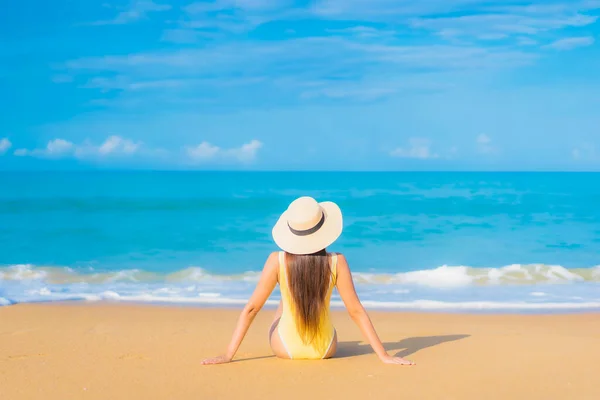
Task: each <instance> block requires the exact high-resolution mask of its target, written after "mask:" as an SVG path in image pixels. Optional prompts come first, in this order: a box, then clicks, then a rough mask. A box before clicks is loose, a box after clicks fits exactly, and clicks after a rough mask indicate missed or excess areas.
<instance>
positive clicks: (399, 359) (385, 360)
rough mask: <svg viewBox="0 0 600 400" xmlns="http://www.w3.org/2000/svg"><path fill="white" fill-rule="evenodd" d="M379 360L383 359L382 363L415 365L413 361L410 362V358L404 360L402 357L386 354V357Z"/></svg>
mask: <svg viewBox="0 0 600 400" xmlns="http://www.w3.org/2000/svg"><path fill="white" fill-rule="evenodd" d="M381 361H383V363H384V364H398V365H417V364H415V363H414V362H412V361H410V360H405V359H404V358H402V357H392V356H388V357H385V358H383V359H381Z"/></svg>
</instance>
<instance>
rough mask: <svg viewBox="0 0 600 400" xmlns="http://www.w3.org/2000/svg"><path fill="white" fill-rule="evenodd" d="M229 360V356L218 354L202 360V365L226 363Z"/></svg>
mask: <svg viewBox="0 0 600 400" xmlns="http://www.w3.org/2000/svg"><path fill="white" fill-rule="evenodd" d="M229 362H231V358H229V357H226V356H218V357H213V358H207V359H205V360H202V365H215V364H227V363H229Z"/></svg>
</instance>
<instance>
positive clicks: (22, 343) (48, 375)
mask: <svg viewBox="0 0 600 400" xmlns="http://www.w3.org/2000/svg"><path fill="white" fill-rule="evenodd" d="M237 315H238V311H237V310H224V309H198V308H184V307H158V306H137V305H135V306H133V305H121V304H118V305H116V304H92V305H90V304H68V305H65V304H60V305H56V304H53V305H48V304H40V305H16V306H9V307H2V308H0V399H3V400H20V399H56V400H59V399H60V400H64V399H230V398H231V399H271V398H273V399H275V398H285V399H306V398H311V399H332V398H352V399H392V398H394V399H395V398H413V399H486V400H490V399H509V398H510V399H540V400H541V399H544V400H549V399H577V400H584V399H590V400H592V399H598V398H600V385H598V382H597V370H598V368H597V363H598V360H599V359H600V315H598V314H576V315H535V316H534V315H459V314H418V313H388V312H373V313H371V316H372V319H373V321H374V323H375V326H376V327H377V329H378V331H379V334H380V336H381V338H382V341H383V342H385V345H386V348H387V349H388V350H389V352H390V353H391V354H398V355H401V356H402V357H407V358H409V359H412V360H414V361H415V362H416V363H417V366H415V367H400V366H389V365H383V364H382V363H380V362H379V360H378V359H377V358H376V356H375V355H374V354H372V352H371V350H370V347H369V346H368V345H366V344H364V343H363V342H362V338H361V336H360V332H359V331H358V329H357V328H356V327H355V326H354V325H353V323H352V321H351V320H350V319H349V318H348V317H347V316H346V314H345V313H344V312H335V313H334V322H335V324H336V327H337V329H338V334H339V340H340V345H339V351H338V356H337V357H336V358H335V359H331V360H325V361H286V360H279V359H276V358H274V357H272V356H271V354H270V351H269V346H268V343H267V340H266V335H267V330H268V328H269V325H270V322H271V318H272V315H273V311H272V310H264V311H262V312H261V313H260V314H259V316H258V317H257V319H256V320H255V322H254V325H253V326H252V327H251V329H250V332H249V333H248V336H247V337H246V340H245V341H244V343H243V345H242V347H241V349H240V352H239V354H238V356H237V360H236V362H233V363H231V364H226V365H220V366H201V365H200V361H201V360H202V358H204V357H208V356H213V355H218V354H219V353H221V352H222V351H223V350H224V348H225V346H226V344H227V343H228V340H229V337H230V334H231V332H232V329H233V326H234V324H235V321H236V318H237ZM282 396H283V397H282Z"/></svg>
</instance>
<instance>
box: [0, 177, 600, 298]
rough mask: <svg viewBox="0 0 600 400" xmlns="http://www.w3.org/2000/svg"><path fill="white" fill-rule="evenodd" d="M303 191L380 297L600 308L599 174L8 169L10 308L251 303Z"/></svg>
mask: <svg viewBox="0 0 600 400" xmlns="http://www.w3.org/2000/svg"><path fill="white" fill-rule="evenodd" d="M302 195H310V196H313V197H315V198H317V200H321V201H323V200H331V201H335V202H337V203H338V204H339V205H340V207H341V208H342V211H343V213H344V217H345V230H344V233H343V235H342V237H341V239H340V240H339V241H338V242H337V243H336V244H335V245H334V247H332V248H331V249H330V250H333V251H340V252H343V253H344V254H346V256H347V258H348V259H349V261H350V266H351V268H352V269H353V271H354V272H356V275H355V278H356V281H357V285H358V290H359V294H360V295H361V296H362V298H363V299H364V300H365V302H366V303H367V304H368V305H370V306H371V307H381V308H386V307H387V308H398V309H406V308H411V309H412V308H416V309H448V310H453V309H508V310H528V309H531V310H537V309H540V310H541V309H591V308H598V309H600V267H597V265H599V264H600V174H592V173H391V172H390V173H355V172H352V173H350V172H348V173H339V172H318V173H317V172H310V173H308V172H296V173H291V172H269V173H267V172H264V173H259V172H0V303H4V304H9V303H15V302H27V301H53V300H64V299H87V300H96V299H111V300H122V301H127V300H130V301H169V302H179V303H215V304H240V303H243V300H244V299H245V298H246V297H247V296H248V295H249V293H251V290H252V288H253V285H254V283H255V281H256V279H257V272H258V271H260V269H261V268H262V265H263V263H264V260H265V259H266V257H267V255H268V254H269V252H271V251H274V250H276V248H275V247H274V244H273V242H272V239H271V236H270V232H271V227H272V225H273V224H274V223H275V221H276V219H277V217H278V216H279V214H280V213H281V212H282V211H283V210H284V209H285V208H286V207H287V205H288V204H289V203H290V202H291V201H292V200H294V199H295V198H296V197H299V196H302ZM277 296H278V295H277V294H275V295H274V297H273V302H276V301H277V298H278V297H277ZM334 300H335V299H334Z"/></svg>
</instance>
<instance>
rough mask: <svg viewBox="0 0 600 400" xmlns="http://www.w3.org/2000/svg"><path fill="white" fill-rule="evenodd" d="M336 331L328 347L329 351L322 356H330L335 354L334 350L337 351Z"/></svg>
mask: <svg viewBox="0 0 600 400" xmlns="http://www.w3.org/2000/svg"><path fill="white" fill-rule="evenodd" d="M337 341H338V340H337V331H334V333H333V341H332V342H331V347H329V351H328V352H327V354H326V355H325V357H323V358H331V357H333V356H335V352H336V351H337Z"/></svg>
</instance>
